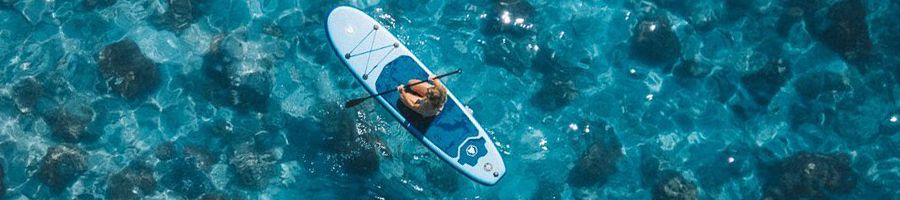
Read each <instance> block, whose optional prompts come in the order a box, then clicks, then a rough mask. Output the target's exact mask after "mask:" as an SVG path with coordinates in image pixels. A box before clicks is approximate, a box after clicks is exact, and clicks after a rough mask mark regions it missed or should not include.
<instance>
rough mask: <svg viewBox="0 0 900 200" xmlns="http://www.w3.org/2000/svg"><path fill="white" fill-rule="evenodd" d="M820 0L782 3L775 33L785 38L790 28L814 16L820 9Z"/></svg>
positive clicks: (788, 0)
mask: <svg viewBox="0 0 900 200" xmlns="http://www.w3.org/2000/svg"><path fill="white" fill-rule="evenodd" d="M822 3H823V2H822V0H787V1H784V4H785V5H784V12H783V13H782V14H781V16H780V17H779V18H778V22H777V24H776V31H777V32H778V34H779V35H781V36H783V37H784V36H787V35H788V34H789V31H790V30H791V27H792V26H793V25H794V24H796V23H797V22H799V21H800V20H804V19H806V18H809V17H811V16H813V15H814V13H815V12H816V11H817V10H819V9H821V7H822Z"/></svg>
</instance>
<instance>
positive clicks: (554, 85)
mask: <svg viewBox="0 0 900 200" xmlns="http://www.w3.org/2000/svg"><path fill="white" fill-rule="evenodd" d="M540 49H541V50H539V51H538V53H537V55H536V56H535V57H534V59H532V61H531V65H532V68H534V69H535V71H537V72H540V73H542V74H543V75H544V77H543V79H542V80H541V89H540V90H538V92H537V93H535V94H534V96H533V97H532V98H531V102H532V103H533V104H534V105H535V106H537V107H539V108H541V109H543V110H546V111H555V110H559V109H562V108H564V107H566V106H568V105H569V104H571V103H572V101H574V100H575V99H577V98H578V96H579V95H580V94H579V92H580V91H579V89H580V88H578V87H576V85H578V84H577V83H576V79H577V78H578V77H577V76H578V75H581V74H584V72H585V70H584V69H582V68H578V67H573V66H572V65H571V63H566V62H565V61H564V60H561V59H560V58H558V57H557V56H556V52H555V50H553V49H551V48H549V47H546V46H545V47H541V48H540Z"/></svg>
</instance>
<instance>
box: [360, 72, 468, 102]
mask: <svg viewBox="0 0 900 200" xmlns="http://www.w3.org/2000/svg"><path fill="white" fill-rule="evenodd" d="M461 72H462V69H457V70H454V71H452V72H448V73H446V74H441V75H439V76H436V77H435V79H441V78H444V77H447V76H450V75H454V74H459V73H461ZM427 82H428V80H423V81H419V82H416V83H413V84H409V85H405V86H403V87H412V86H416V85H419V84H422V83H427ZM396 91H397V88H391V89H390V90H387V91H383V92H380V93H378V94H375V95H371V96H367V97H363V98H358V99H353V100H350V101H347V103H345V104H344V108H350V107H353V106H356V105H359V104H360V103H362V102H364V101H366V100H368V99H371V98H375V97H377V96H381V95H385V94H388V93H391V92H396Z"/></svg>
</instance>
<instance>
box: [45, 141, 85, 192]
mask: <svg viewBox="0 0 900 200" xmlns="http://www.w3.org/2000/svg"><path fill="white" fill-rule="evenodd" d="M39 165H40V166H39V167H38V170H37V172H36V173H35V175H34V176H35V178H37V179H38V180H40V181H41V182H43V183H44V184H46V185H47V187H49V188H50V190H51V191H53V192H55V193H59V192H61V191H62V190H64V189H66V187H69V185H72V183H74V182H75V180H78V177H79V176H81V174H84V172H86V171H87V170H88V163H87V155H86V153H85V152H84V150H81V148H78V147H76V146H74V145H71V144H61V145H57V146H54V147H50V148H49V149H47V154H45V155H44V157H43V158H41V161H40V164H39Z"/></svg>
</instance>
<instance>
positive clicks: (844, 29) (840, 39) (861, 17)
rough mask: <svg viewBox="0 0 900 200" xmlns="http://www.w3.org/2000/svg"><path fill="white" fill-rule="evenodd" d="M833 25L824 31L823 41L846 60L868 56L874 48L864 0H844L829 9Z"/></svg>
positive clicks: (829, 17)
mask: <svg viewBox="0 0 900 200" xmlns="http://www.w3.org/2000/svg"><path fill="white" fill-rule="evenodd" d="M828 19H829V20H831V23H830V24H831V26H829V27H828V28H826V29H825V32H824V33H822V41H823V43H825V44H826V45H828V46H829V47H831V48H832V49H834V50H835V51H837V52H838V53H840V54H841V56H842V57H843V58H844V59H846V60H856V59H859V58H863V57H867V56H869V54H870V51H871V50H872V40H871V39H870V36H869V25H868V23H867V22H866V7H865V5H864V4H863V2H862V0H844V1H841V2H838V3H836V4H834V6H832V7H831V8H830V9H829V10H828Z"/></svg>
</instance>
